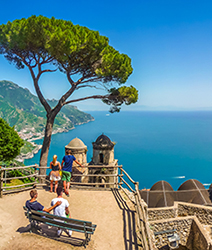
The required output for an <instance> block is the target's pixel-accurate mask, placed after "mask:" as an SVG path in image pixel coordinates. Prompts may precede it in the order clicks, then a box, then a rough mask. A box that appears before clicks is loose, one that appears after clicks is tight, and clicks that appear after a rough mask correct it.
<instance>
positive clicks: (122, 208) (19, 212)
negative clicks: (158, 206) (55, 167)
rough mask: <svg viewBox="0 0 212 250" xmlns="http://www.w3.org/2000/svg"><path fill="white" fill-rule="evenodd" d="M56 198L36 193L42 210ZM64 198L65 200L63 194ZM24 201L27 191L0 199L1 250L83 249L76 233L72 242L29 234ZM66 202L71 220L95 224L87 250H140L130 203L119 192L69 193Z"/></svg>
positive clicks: (26, 197)
mask: <svg viewBox="0 0 212 250" xmlns="http://www.w3.org/2000/svg"><path fill="white" fill-rule="evenodd" d="M55 196H56V195H55V194H54V193H50V192H47V191H45V190H38V201H39V202H40V203H42V204H43V205H44V206H45V207H49V206H50V201H51V200H52V199H53V198H54V197H55ZM64 198H67V197H66V196H65V195H64ZM27 199H29V191H27V192H22V193H19V194H13V195H7V196H4V197H3V198H2V199H0V242H1V246H0V249H7V250H8V249H17V250H18V249H20V250H24V249H41V248H42V249H51V250H54V249H59V248H61V249H84V247H79V246H77V245H78V244H79V242H80V241H79V239H82V238H83V237H84V235H83V234H79V233H76V232H73V237H72V238H71V239H70V238H68V237H66V236H64V237H61V239H60V241H57V240H55V239H51V238H49V237H45V236H43V235H37V234H30V233H29V232H28V227H27V225H28V224H29V223H28V220H27V219H26V218H25V216H24V211H23V205H24V203H25V201H26V200H27ZM67 200H68V201H69V203H70V211H71V217H72V218H75V219H82V220H87V221H92V222H93V223H94V224H97V228H96V231H95V233H94V235H92V237H91V241H90V242H89V245H88V247H87V249H88V250H91V249H92V250H109V249H113V250H134V249H140V248H139V247H138V245H137V241H136V237H135V231H136V229H135V218H134V211H133V210H131V209H130V208H129V206H130V205H131V204H130V202H126V200H127V199H125V197H124V196H123V195H122V196H121V195H120V193H119V192H118V191H87V190H70V197H68V198H67ZM20 232H21V233H20ZM55 232H56V231H55ZM67 242H69V243H71V244H67ZM76 246H77V247H76Z"/></svg>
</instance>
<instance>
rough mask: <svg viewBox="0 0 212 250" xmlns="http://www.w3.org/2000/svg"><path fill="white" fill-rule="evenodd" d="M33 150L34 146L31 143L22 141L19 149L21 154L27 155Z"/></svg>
mask: <svg viewBox="0 0 212 250" xmlns="http://www.w3.org/2000/svg"><path fill="white" fill-rule="evenodd" d="M33 149H35V146H33V145H32V143H30V142H28V141H24V145H23V146H22V147H21V152H20V153H21V154H27V153H29V152H32V150H33Z"/></svg>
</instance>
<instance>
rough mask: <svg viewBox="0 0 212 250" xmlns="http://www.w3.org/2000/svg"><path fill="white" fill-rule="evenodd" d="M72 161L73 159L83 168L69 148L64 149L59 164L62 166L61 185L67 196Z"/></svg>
mask: <svg viewBox="0 0 212 250" xmlns="http://www.w3.org/2000/svg"><path fill="white" fill-rule="evenodd" d="M73 161H75V162H76V163H77V164H78V165H79V166H80V167H82V168H83V165H82V164H80V163H79V162H78V161H77V160H76V158H75V157H74V156H73V155H71V150H70V149H66V155H65V156H64V157H63V160H62V163H61V166H62V181H63V187H64V191H65V194H66V195H67V196H69V192H68V190H69V188H70V181H71V173H72V164H73ZM63 164H64V166H63Z"/></svg>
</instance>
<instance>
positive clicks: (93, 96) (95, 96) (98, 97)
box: [63, 95, 109, 105]
mask: <svg viewBox="0 0 212 250" xmlns="http://www.w3.org/2000/svg"><path fill="white" fill-rule="evenodd" d="M107 97H109V95H92V96H87V97H83V98H79V99H74V100H71V101H67V102H64V104H63V105H66V104H69V103H72V102H80V101H84V100H88V99H104V98H107Z"/></svg>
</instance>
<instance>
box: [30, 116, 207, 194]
mask: <svg viewBox="0 0 212 250" xmlns="http://www.w3.org/2000/svg"><path fill="white" fill-rule="evenodd" d="M87 113H90V114H91V115H92V116H93V117H94V119H95V120H94V121H92V122H89V123H86V124H82V125H79V126H76V127H75V129H73V130H70V131H69V132H66V133H60V134H55V135H53V136H52V141H51V146H50V151H49V157H48V164H49V163H50V161H51V160H52V157H53V155H54V154H56V155H58V160H59V161H61V160H62V157H63V156H64V152H65V146H66V145H67V144H68V143H69V142H70V141H71V140H72V139H74V138H76V137H77V138H79V139H81V140H82V141H83V142H84V144H85V145H86V146H87V147H88V152H87V161H88V162H89V161H90V160H91V158H92V153H93V148H92V142H94V141H96V139H97V138H98V136H100V135H101V134H105V135H106V136H108V137H109V138H110V139H111V141H113V142H115V146H114V154H115V159H118V164H119V165H122V166H123V168H124V169H125V171H127V173H128V174H129V175H130V177H131V178H132V179H133V180H134V181H138V182H139V189H143V188H147V189H148V188H151V187H152V185H153V184H155V183H156V182H158V181H161V180H165V181H167V182H169V183H170V185H171V186H172V187H173V189H174V190H177V189H178V188H179V187H180V185H181V184H182V183H184V182H185V181H186V180H189V179H197V180H199V181H200V182H201V183H202V184H203V185H204V186H205V188H206V189H207V188H208V187H209V185H210V184H211V182H212V178H211V173H210V170H211V169H212V111H192V112H190V111H121V112H119V113H114V114H111V113H109V112H106V111H90V112H89V111H87ZM35 142H36V143H37V144H42V140H37V141H35ZM39 158H40V151H39V153H38V154H36V155H35V156H34V157H33V158H32V159H28V160H25V165H31V164H35V163H37V164H38V163H39Z"/></svg>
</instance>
